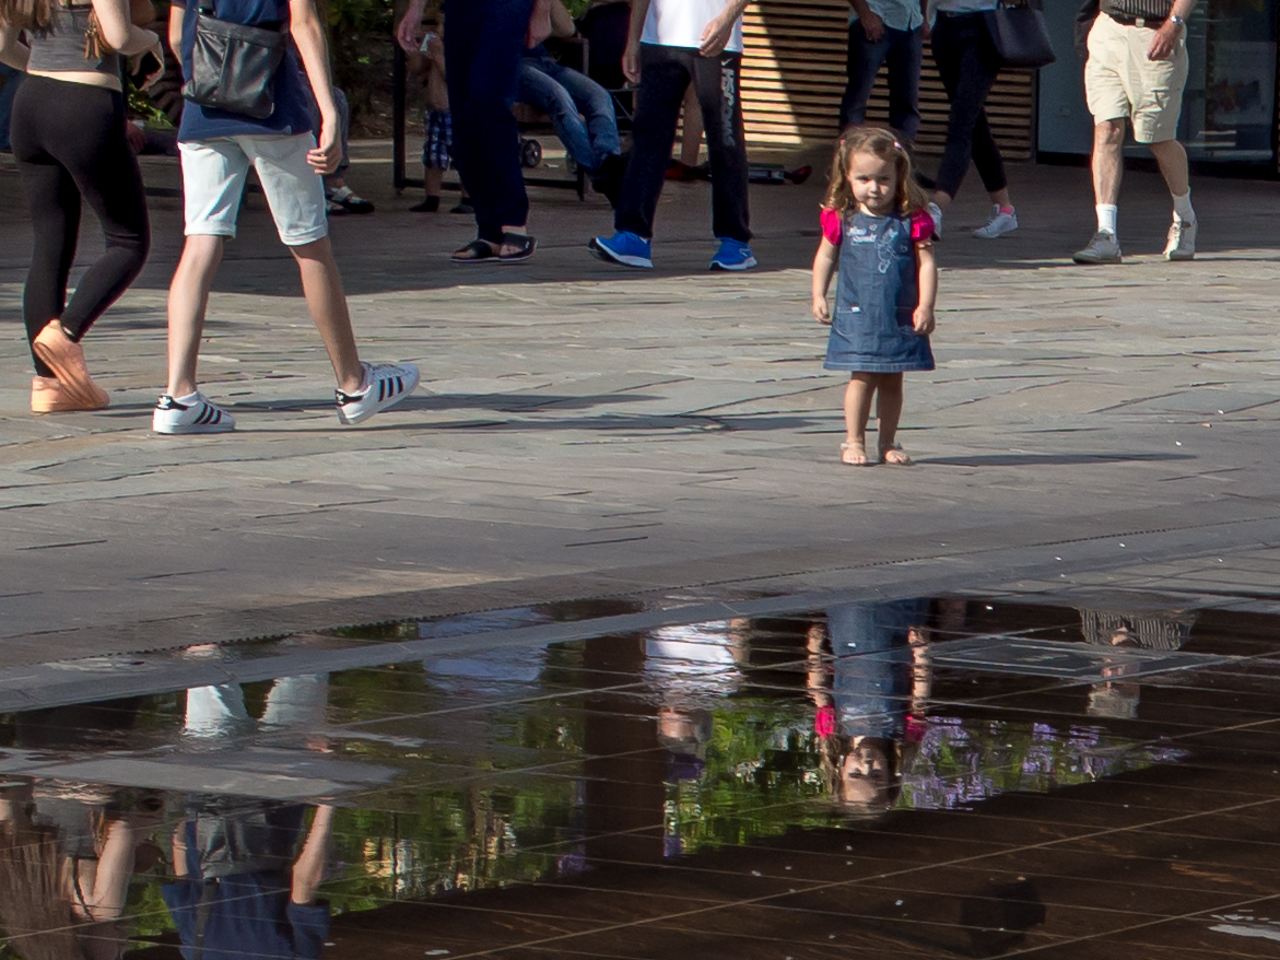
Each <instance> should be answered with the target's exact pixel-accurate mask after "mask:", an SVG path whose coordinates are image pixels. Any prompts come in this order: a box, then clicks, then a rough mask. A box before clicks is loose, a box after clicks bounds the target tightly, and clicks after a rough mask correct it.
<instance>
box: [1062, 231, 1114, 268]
mask: <svg viewBox="0 0 1280 960" xmlns="http://www.w3.org/2000/svg"><path fill="white" fill-rule="evenodd" d="M1120 256H1121V255H1120V241H1119V240H1117V239H1116V235H1115V234H1114V233H1107V232H1106V231H1105V230H1099V231H1098V232H1097V233H1095V234H1094V235H1093V239H1092V240H1090V241H1089V245H1088V246H1087V247H1085V248H1084V249H1083V250H1077V251H1076V252H1075V253H1073V254H1072V255H1071V259H1072V260H1074V261H1075V262H1076V263H1119V262H1120Z"/></svg>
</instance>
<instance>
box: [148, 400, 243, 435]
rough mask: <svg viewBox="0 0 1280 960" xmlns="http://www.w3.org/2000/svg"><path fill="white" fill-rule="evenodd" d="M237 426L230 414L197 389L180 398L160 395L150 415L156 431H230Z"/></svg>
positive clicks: (153, 428) (152, 426)
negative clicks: (195, 391) (153, 411)
mask: <svg viewBox="0 0 1280 960" xmlns="http://www.w3.org/2000/svg"><path fill="white" fill-rule="evenodd" d="M235 428H236V421H235V418H234V417H233V416H231V414H229V413H227V411H225V410H223V409H222V408H221V407H220V406H218V405H217V404H215V403H210V402H209V401H208V400H206V399H205V396H204V394H203V393H198V392H197V393H193V394H191V395H190V396H187V397H183V398H182V400H180V401H179V400H175V399H174V398H173V397H171V396H169V395H168V394H167V393H166V394H163V395H161V397H160V400H159V402H157V403H156V409H155V413H154V414H152V417H151V429H152V430H154V431H155V432H156V433H227V432H229V431H231V430H234V429H235Z"/></svg>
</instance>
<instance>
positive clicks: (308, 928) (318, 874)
mask: <svg viewBox="0 0 1280 960" xmlns="http://www.w3.org/2000/svg"><path fill="white" fill-rule="evenodd" d="M305 814H306V808H305V807H304V806H303V805H302V804H288V805H278V804H255V805H252V806H249V807H248V808H244V807H235V806H231V805H230V804H229V803H227V802H225V801H224V802H223V803H221V804H219V803H217V802H209V801H206V802H205V803H202V804H200V805H198V806H193V807H192V809H191V810H190V811H189V813H188V816H187V818H186V820H185V821H184V822H182V823H180V824H179V825H178V826H177V828H176V829H175V830H174V832H173V861H172V862H173V871H174V874H175V876H174V879H173V881H172V882H171V883H167V884H165V885H164V887H163V888H162V889H161V895H162V896H163V898H164V902H165V905H166V906H167V907H168V908H169V911H170V914H171V915H172V918H173V922H174V924H175V925H176V926H177V929H178V936H179V939H180V941H181V943H182V955H183V956H184V957H186V958H187V960H231V958H241V957H243V958H248V957H263V958H271V960H277V958H279V960H294V958H298V960H313V958H318V957H319V956H320V954H321V952H322V950H323V948H324V942H325V936H326V935H327V933H328V929H329V905H328V902H327V901H323V900H319V899H318V898H317V894H318V892H319V889H320V882H321V880H322V879H323V878H324V873H325V866H326V863H327V856H328V846H329V840H330V837H331V836H332V832H333V808H332V807H330V806H327V805H322V806H319V807H317V808H316V811H315V816H314V817H313V819H312V821H311V825H310V828H309V829H308V830H307V831H306V833H305V840H303V841H302V843H301V850H300V851H298V852H297V853H296V858H295V850H296V848H297V847H298V845H299V838H300V837H302V836H303V822H304V817H305Z"/></svg>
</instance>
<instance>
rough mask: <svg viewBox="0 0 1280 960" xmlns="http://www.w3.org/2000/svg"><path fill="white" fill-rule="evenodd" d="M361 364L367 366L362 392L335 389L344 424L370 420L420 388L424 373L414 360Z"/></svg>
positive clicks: (340, 418)
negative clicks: (420, 380) (419, 369)
mask: <svg viewBox="0 0 1280 960" xmlns="http://www.w3.org/2000/svg"><path fill="white" fill-rule="evenodd" d="M361 366H362V367H364V383H365V386H364V389H363V390H361V391H360V392H359V393H343V392H342V391H341V390H336V391H334V400H335V401H336V402H337V404H338V420H339V421H341V422H342V423H360V422H361V421H364V420H368V419H369V418H370V417H372V416H373V415H374V414H375V413H379V412H381V411H383V410H385V409H387V407H392V406H395V405H396V404H397V403H399V402H400V401H401V400H403V399H404V398H405V397H407V396H408V395H409V394H411V393H413V391H414V390H416V389H418V380H419V377H420V376H421V375H420V374H419V373H418V368H417V367H415V366H414V365H413V364H412V363H379V364H376V365H375V364H369V363H363V364H361Z"/></svg>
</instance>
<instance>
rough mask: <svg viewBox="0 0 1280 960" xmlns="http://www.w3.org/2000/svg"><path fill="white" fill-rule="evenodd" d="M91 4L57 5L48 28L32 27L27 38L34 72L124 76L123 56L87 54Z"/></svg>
mask: <svg viewBox="0 0 1280 960" xmlns="http://www.w3.org/2000/svg"><path fill="white" fill-rule="evenodd" d="M92 10H93V7H91V6H89V5H87V4H86V5H84V6H75V7H64V6H63V5H62V4H57V5H55V6H54V9H53V23H52V25H51V26H50V27H49V29H48V30H45V31H39V30H30V31H28V33H27V40H28V43H29V44H30V47H31V56H30V57H29V58H28V59H27V70H29V71H31V72H33V73H72V72H81V73H84V72H95V73H101V74H103V75H104V76H108V77H115V78H117V79H119V77H120V57H119V55H118V54H115V53H107V54H104V55H103V56H101V57H98V58H96V59H89V58H87V57H86V56H85V55H84V48H85V32H86V31H87V30H88V29H89V13H90V12H91V11H92Z"/></svg>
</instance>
